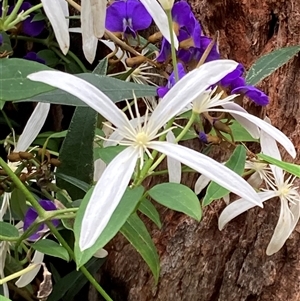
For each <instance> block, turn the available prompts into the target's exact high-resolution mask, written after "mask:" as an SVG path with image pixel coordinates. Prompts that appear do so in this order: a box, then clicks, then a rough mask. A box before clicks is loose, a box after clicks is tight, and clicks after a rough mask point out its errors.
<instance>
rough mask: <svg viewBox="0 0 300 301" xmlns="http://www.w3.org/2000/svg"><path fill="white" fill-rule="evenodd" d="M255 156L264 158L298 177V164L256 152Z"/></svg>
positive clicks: (299, 167)
mask: <svg viewBox="0 0 300 301" xmlns="http://www.w3.org/2000/svg"><path fill="white" fill-rule="evenodd" d="M257 156H258V158H259V159H261V160H264V161H266V162H268V163H270V164H273V165H276V166H278V167H280V168H281V169H283V170H285V171H286V172H288V173H290V174H292V175H294V176H296V177H300V165H297V164H293V163H288V162H284V161H280V160H277V159H274V158H272V157H270V156H267V155H264V154H258V155H257Z"/></svg>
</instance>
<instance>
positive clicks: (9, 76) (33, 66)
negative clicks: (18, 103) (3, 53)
mask: <svg viewBox="0 0 300 301" xmlns="http://www.w3.org/2000/svg"><path fill="white" fill-rule="evenodd" d="M41 70H51V68H49V67H47V66H46V65H43V64H39V63H37V62H33V61H28V60H24V59H1V60H0V74H1V78H0V100H4V101H12V100H13V101H14V100H21V99H26V98H29V97H32V96H34V95H37V94H39V93H43V92H47V91H50V90H53V89H54V88H53V87H50V86H48V85H45V84H42V83H38V82H33V81H31V80H29V79H27V77H26V76H27V75H28V74H30V73H34V72H37V71H41Z"/></svg>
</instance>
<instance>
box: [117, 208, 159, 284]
mask: <svg viewBox="0 0 300 301" xmlns="http://www.w3.org/2000/svg"><path fill="white" fill-rule="evenodd" d="M120 231H121V233H122V234H123V235H124V236H125V237H126V239H127V240H128V241H129V242H130V243H131V244H132V245H133V246H134V248H135V249H136V250H137V251H138V252H139V253H140V254H141V256H142V257H143V259H144V260H145V261H146V263H147V264H148V266H149V268H150V270H151V271H152V273H153V276H154V279H155V282H156V283H157V282H158V278H159V270H160V267H159V257H158V254H157V250H156V247H155V245H154V243H153V241H152V239H151V236H150V234H149V232H148V230H147V228H146V226H145V224H144V223H143V222H142V221H141V219H140V218H139V217H138V215H137V214H136V213H133V214H132V215H131V216H130V217H129V218H128V219H127V221H126V223H125V224H124V226H123V227H122V229H121V230H120Z"/></svg>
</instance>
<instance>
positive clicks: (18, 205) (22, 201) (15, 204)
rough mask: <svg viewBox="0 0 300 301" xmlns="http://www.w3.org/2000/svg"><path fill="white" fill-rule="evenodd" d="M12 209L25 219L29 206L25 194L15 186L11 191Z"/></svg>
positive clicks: (20, 217) (21, 218)
mask: <svg viewBox="0 0 300 301" xmlns="http://www.w3.org/2000/svg"><path fill="white" fill-rule="evenodd" d="M10 209H11V210H12V212H13V213H14V214H16V215H17V217H18V218H19V219H20V220H23V219H24V216H25V214H26V211H27V209H28V207H27V205H26V197H25V195H24V194H23V192H22V191H21V190H20V189H18V188H15V189H14V190H13V191H12V193H11V198H10Z"/></svg>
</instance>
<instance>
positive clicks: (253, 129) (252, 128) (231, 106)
mask: <svg viewBox="0 0 300 301" xmlns="http://www.w3.org/2000/svg"><path fill="white" fill-rule="evenodd" d="M222 107H223V108H224V109H226V110H232V111H240V112H244V113H245V114H249V113H248V112H247V111H246V110H245V109H244V108H242V107H241V106H239V105H238V104H237V103H234V102H231V103H227V104H224V105H222ZM212 111H213V109H212ZM232 116H233V117H234V119H236V120H237V121H238V122H239V123H240V124H241V125H242V127H243V128H244V129H245V130H247V131H248V132H249V134H250V135H251V136H252V137H253V138H254V139H258V138H259V134H260V131H259V129H258V127H257V126H256V125H255V124H254V123H253V122H249V121H248V119H247V118H244V117H242V116H239V115H236V114H232Z"/></svg>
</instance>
